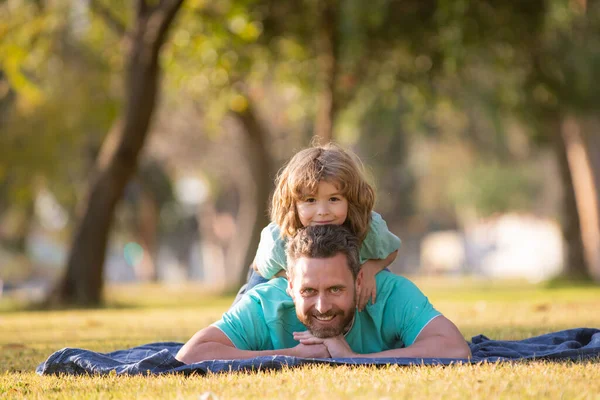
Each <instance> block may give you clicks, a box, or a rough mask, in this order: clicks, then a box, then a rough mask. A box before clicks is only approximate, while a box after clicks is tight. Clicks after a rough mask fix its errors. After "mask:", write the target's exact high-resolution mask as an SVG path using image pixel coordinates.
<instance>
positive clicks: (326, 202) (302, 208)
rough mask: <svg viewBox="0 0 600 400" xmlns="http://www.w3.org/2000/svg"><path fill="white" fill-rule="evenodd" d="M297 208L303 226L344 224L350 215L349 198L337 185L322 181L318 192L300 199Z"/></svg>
mask: <svg viewBox="0 0 600 400" xmlns="http://www.w3.org/2000/svg"><path fill="white" fill-rule="evenodd" d="M296 210H297V211H298V217H299V218H300V222H301V223H302V226H309V225H327V224H332V225H342V224H343V223H344V222H345V221H346V217H348V199H346V196H344V195H342V194H341V193H340V192H339V189H338V188H337V186H336V185H334V184H333V183H330V182H327V181H321V182H319V186H318V187H317V193H314V194H312V195H308V196H306V197H305V198H304V199H301V200H298V202H297V203H296Z"/></svg>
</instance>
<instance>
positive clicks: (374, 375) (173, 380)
mask: <svg viewBox="0 0 600 400" xmlns="http://www.w3.org/2000/svg"><path fill="white" fill-rule="evenodd" d="M415 282H416V283H417V284H418V286H419V287H421V289H422V290H423V291H424V292H425V293H426V294H428V296H429V298H430V300H431V301H432V303H433V304H434V305H435V306H436V308H438V309H439V310H440V311H442V312H443V313H444V314H445V315H446V316H448V317H449V318H450V319H451V320H453V321H454V322H455V323H456V324H457V325H458V326H459V328H460V329H461V332H462V333H463V335H464V336H465V338H467V339H470V338H471V336H473V335H476V334H479V333H483V334H485V335H486V336H488V337H490V338H493V339H504V340H512V339H523V338H526V337H530V336H533V335H539V334H543V333H547V332H551V331H556V330H562V329H568V328H575V327H594V328H598V327H600V312H599V311H598V310H599V309H600V287H589V286H588V287H569V286H563V287H557V288H547V287H544V286H532V285H528V284H525V283H518V282H510V283H508V282H491V281H483V280H462V279H416V280H415ZM107 297H108V305H107V307H106V308H102V309H95V310H69V311H52V312H42V311H19V310H18V305H15V304H14V302H13V303H9V302H8V301H7V300H2V301H0V398H27V399H37V398H43V399H46V398H110V399H129V398H177V399H211V398H215V399H216V398H218V399H231V398H286V399H292V398H303V399H306V398H309V399H320V398H327V399H334V398H349V397H351V398H365V399H366V398H369V399H371V398H381V399H384V398H388V399H392V398H417V399H428V398H440V397H443V398H485V399H492V398H536V399H537V398H556V399H558V398H568V399H588V398H589V399H599V398H600V360H596V361H595V362H580V363H572V362H565V363H547V362H531V363H515V364H509V363H504V364H488V365H474V366H466V365H464V366H451V367H445V368H444V367H409V368H406V367H404V368H399V367H395V366H392V367H384V368H378V369H377V368H370V367H352V368H350V367H326V366H309V367H303V368H295V369H288V370H284V371H278V372H261V373H234V374H215V375H208V376H191V377H183V376H150V377H141V376H140V377H122V376H115V375H111V376H105V377H74V376H61V377H47V376H44V377H41V376H38V375H36V374H35V372H34V370H35V367H36V366H37V365H38V364H39V363H40V362H42V361H43V360H45V359H46V358H47V357H48V356H49V355H50V354H51V353H52V352H54V351H56V350H58V349H60V348H63V347H82V348H86V349H91V350H95V351H102V352H108V351H112V350H116V349H122V348H127V347H132V346H137V345H140V344H144V343H149V342H157V341H179V342H184V341H185V340H187V339H188V338H189V337H190V336H191V335H192V334H193V333H194V332H195V331H196V330H198V329H199V328H202V327H205V326H207V325H208V324H210V323H211V322H213V321H215V320H216V319H218V318H219V317H220V315H221V313H222V312H223V311H224V310H226V309H227V307H228V306H229V304H230V303H231V300H232V297H227V296H218V295H216V294H214V293H210V292H209V291H207V290H206V289H205V288H202V287H200V286H195V285H187V286H184V287H180V286H166V287H159V286H121V287H110V288H109V290H108V293H107Z"/></svg>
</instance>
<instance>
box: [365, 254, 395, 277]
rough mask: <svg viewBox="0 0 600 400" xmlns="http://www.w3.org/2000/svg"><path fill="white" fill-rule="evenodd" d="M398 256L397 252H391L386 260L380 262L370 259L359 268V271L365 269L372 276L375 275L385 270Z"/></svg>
mask: <svg viewBox="0 0 600 400" xmlns="http://www.w3.org/2000/svg"><path fill="white" fill-rule="evenodd" d="M397 255H398V250H395V251H393V252H391V253H390V254H389V255H388V256H387V257H386V258H384V259H381V260H376V259H370V260H367V261H365V263H364V264H363V265H362V266H361V267H360V269H365V271H369V272H371V273H372V274H373V275H375V274H376V273H378V272H380V271H383V270H384V269H385V268H387V267H388V266H389V265H390V264H391V263H393V262H394V260H395V259H396V256H397Z"/></svg>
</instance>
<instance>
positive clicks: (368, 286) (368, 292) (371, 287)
mask: <svg viewBox="0 0 600 400" xmlns="http://www.w3.org/2000/svg"><path fill="white" fill-rule="evenodd" d="M371 263H374V260H369V261H367V262H366V263H364V264H363V265H362V267H361V268H360V272H359V275H360V276H361V285H360V287H359V288H358V290H357V292H356V296H357V297H358V301H357V304H356V305H357V307H358V311H362V310H364V309H365V307H366V306H367V304H368V303H369V300H371V304H375V300H376V298H377V283H376V282H375V274H377V273H378V272H379V269H377V266H374V267H373V266H372V265H371Z"/></svg>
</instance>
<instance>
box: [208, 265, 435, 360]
mask: <svg viewBox="0 0 600 400" xmlns="http://www.w3.org/2000/svg"><path fill="white" fill-rule="evenodd" d="M375 279H376V282H377V302H376V303H375V304H370V305H368V306H367V307H366V308H365V310H364V311H362V312H356V314H355V318H354V323H353V325H352V328H351V329H350V331H349V332H348V333H347V334H346V341H347V342H348V344H349V345H350V348H352V350H353V351H354V352H356V353H360V354H369V353H377V352H380V351H385V350H389V349H397V348H402V347H408V346H410V345H411V344H413V342H414V341H415V339H416V338H417V336H418V335H419V333H420V332H421V331H422V330H423V328H424V327H425V326H426V325H427V324H428V323H429V322H430V321H431V320H432V319H433V318H435V317H437V316H438V315H440V313H439V312H438V311H437V310H436V309H435V308H433V306H432V305H431V303H429V300H428V299H427V297H425V295H424V294H423V293H422V292H421V291H420V290H419V288H417V287H416V286H415V285H414V284H413V283H412V282H411V281H409V280H408V279H406V278H404V277H401V276H398V275H395V274H392V273H391V272H387V271H382V272H381V273H379V274H377V275H376V276H375ZM286 289H287V280H286V279H284V278H276V279H272V280H271V281H269V282H267V283H263V284H260V285H257V286H255V287H254V289H252V290H250V291H249V292H248V293H247V294H246V295H245V296H244V297H243V298H242V299H241V300H240V301H239V302H238V303H237V304H236V305H235V306H234V307H233V308H231V309H230V310H229V311H228V312H226V313H225V314H223V317H222V318H221V319H220V320H219V321H217V322H215V323H214V324H213V326H216V327H217V328H219V329H220V330H221V331H222V332H223V333H224V334H225V335H226V336H227V337H228V338H229V340H231V342H232V343H233V344H234V346H235V347H236V348H238V349H241V350H280V349H286V348H291V347H295V346H296V345H298V342H297V341H296V340H294V337H293V332H303V331H305V330H306V327H305V326H304V325H303V324H302V323H301V322H300V321H299V320H298V317H297V316H296V309H295V308H294V303H293V301H292V298H291V297H290V296H289V295H288V294H287V292H286Z"/></svg>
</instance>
